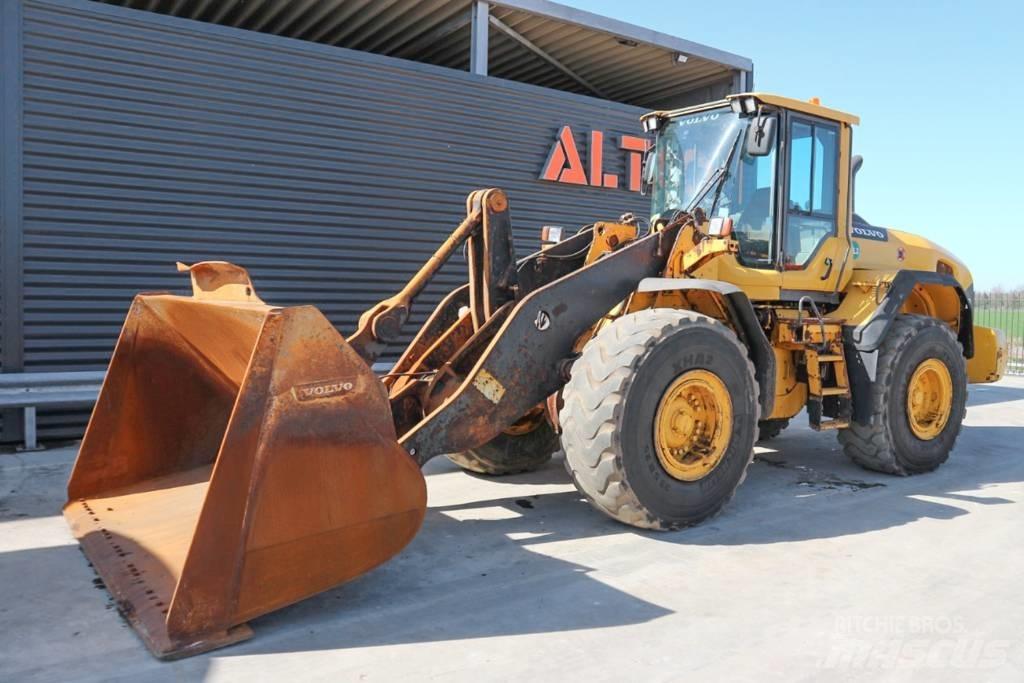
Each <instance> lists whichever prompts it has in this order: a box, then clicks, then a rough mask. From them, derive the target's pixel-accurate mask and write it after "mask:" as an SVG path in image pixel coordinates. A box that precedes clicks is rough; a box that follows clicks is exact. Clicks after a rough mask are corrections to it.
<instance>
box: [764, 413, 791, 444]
mask: <svg viewBox="0 0 1024 683" xmlns="http://www.w3.org/2000/svg"><path fill="white" fill-rule="evenodd" d="M788 426H789V418H788V417H783V418H777V419H774V420H761V421H760V422H758V423H757V440H758V441H769V440H771V439H774V438H775V437H777V436H778V435H779V434H781V433H782V430H783V429H785V428H786V427H788Z"/></svg>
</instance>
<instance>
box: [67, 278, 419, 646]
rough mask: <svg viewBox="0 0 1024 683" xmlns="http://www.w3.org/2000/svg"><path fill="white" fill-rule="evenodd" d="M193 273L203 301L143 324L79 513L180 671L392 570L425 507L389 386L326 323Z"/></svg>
mask: <svg viewBox="0 0 1024 683" xmlns="http://www.w3.org/2000/svg"><path fill="white" fill-rule="evenodd" d="M179 267H180V268H182V269H184V270H191V275H192V279H193V292H194V294H193V296H192V297H181V296H172V295H168V294H143V295H139V296H138V297H137V298H136V299H135V302H134V303H133V305H132V307H131V310H130V311H129V313H128V318H127V321H126V322H125V325H124V328H123V330H122V331H121V336H120V339H119V340H118V343H117V347H116V349H115V351H114V355H113V358H112V360H111V363H110V369H109V371H108V373H107V377H106V381H105V383H104V385H103V390H102V392H101V393H100V397H99V400H98V402H97V404H96V407H95V410H94V412H93V416H92V420H91V421H90V423H89V427H88V429H87V431H86V434H85V438H84V440H83V442H82V446H81V450H80V452H79V455H78V460H77V462H76V463H75V467H74V471H73V473H72V476H71V480H70V482H69V484H68V503H67V505H66V506H65V508H64V516H65V517H66V518H67V520H68V522H69V524H70V525H71V528H72V530H73V532H74V534H75V536H76V537H77V538H78V539H79V541H80V543H81V546H82V549H83V551H84V552H85V554H86V555H87V556H88V558H89V559H90V560H91V561H92V563H93V565H94V567H95V569H96V571H97V572H98V573H99V574H100V576H101V577H102V579H103V581H104V582H105V583H106V586H107V588H108V590H109V591H110V592H111V594H112V595H113V596H114V597H115V598H116V600H117V601H118V603H119V606H120V608H121V611H122V613H123V614H124V615H125V616H126V617H127V618H128V620H129V621H130V622H131V624H132V625H133V626H134V627H135V629H136V631H138V633H139V635H140V636H141V637H142V639H143V640H144V641H145V642H146V644H147V645H148V646H149V648H150V650H152V652H153V653H154V654H156V655H157V656H159V657H168V658H169V657H180V656H186V655H190V654H195V653H197V652H202V651H204V650H209V649H212V648H215V647H220V646H223V645H226V644H228V643H231V642H235V641H238V640H243V639H245V638H247V637H249V636H250V635H251V631H250V630H249V627H248V626H246V625H245V622H246V621H247V620H249V619H251V618H253V617H256V616H259V615H261V614H265V613H267V612H269V611H271V610H274V609H277V608H279V607H282V606H284V605H287V604H289V603H292V602H295V601H297V600H300V599H302V598H305V597H307V596H310V595H312V594H314V593H317V592H320V591H323V590H325V589H327V588H330V587H332V586H335V585H337V584H339V583H341V582H343V581H346V580H348V579H351V578H353V577H355V576H358V575H359V574H362V573H364V572H366V571H368V570H369V569H371V568H373V567H375V566H376V565H378V564H380V563H382V562H384V561H385V560H387V559H388V558H390V557H391V556H393V555H394V554H395V553H397V552H398V551H399V550H401V548H402V547H404V546H405V545H406V544H407V543H408V542H409V541H410V540H411V539H412V537H413V536H414V535H415V533H416V531H417V530H418V528H419V526H420V523H421V522H422V520H423V515H424V512H425V507H426V487H425V484H424V480H423V476H422V474H421V473H420V470H419V466H418V465H417V463H416V462H414V461H413V460H412V459H411V458H410V457H409V455H408V454H407V453H406V452H405V450H404V449H403V448H402V447H401V446H399V444H398V442H397V438H396V434H395V427H394V424H393V421H392V417H391V410H390V406H389V404H388V397H387V393H386V390H385V388H384V387H383V385H382V384H381V382H380V381H379V380H378V378H377V377H376V376H375V375H374V373H373V371H372V370H371V369H370V367H369V366H368V365H367V363H366V362H365V361H364V360H363V359H362V358H361V357H360V356H359V355H358V354H357V353H356V352H355V351H354V350H353V349H352V348H351V347H350V346H349V345H348V344H347V343H346V342H345V340H344V339H343V338H342V337H341V336H340V335H339V334H338V332H337V331H336V330H335V329H334V327H333V326H332V325H331V324H330V323H329V322H328V321H327V320H326V319H325V318H324V316H323V315H322V314H321V313H320V312H319V311H317V310H316V309H315V308H313V307H310V306H300V307H294V308H279V307H274V306H268V305H266V304H264V303H263V302H262V301H261V300H260V299H258V298H257V297H256V295H255V293H254V292H253V289H252V284H251V282H250V281H249V278H248V274H246V273H245V271H244V270H243V269H241V268H238V267H236V266H231V265H230V264H224V263H203V264H197V265H196V266H193V267H192V268H191V269H189V268H185V267H184V266H180V265H179Z"/></svg>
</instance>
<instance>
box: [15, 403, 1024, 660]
mask: <svg viewBox="0 0 1024 683" xmlns="http://www.w3.org/2000/svg"><path fill="white" fill-rule="evenodd" d="M1018 398H1024V389H1013V388H1008V387H986V388H985V391H972V394H971V405H972V406H977V405H987V404H990V403H995V402H1004V401H1011V400H1017V399H1018ZM1022 437H1024V427H1016V426H1013V427H1011V426H1000V427H981V426H970V425H968V426H965V427H964V429H963V433H962V434H961V437H960V440H959V442H958V445H957V448H956V450H955V451H954V453H953V455H952V457H951V459H950V461H949V462H948V463H947V464H946V465H944V466H943V467H942V468H940V469H939V470H938V471H936V472H933V473H930V474H926V475H919V476H915V477H907V478H899V477H890V476H886V475H881V474H877V473H872V472H866V471H863V470H860V469H859V468H857V467H856V466H855V465H853V464H852V463H850V462H849V461H847V460H846V458H845V457H844V456H843V455H842V453H841V451H840V450H839V448H838V444H837V443H836V440H835V436H834V435H833V434H818V433H814V432H811V431H809V430H808V429H807V428H806V427H802V426H800V425H799V424H796V423H795V424H794V426H793V427H791V428H790V429H789V430H787V431H786V432H784V433H783V435H782V436H781V437H779V438H778V439H776V440H774V441H772V442H770V443H769V444H767V445H768V446H770V448H759V449H758V450H759V455H758V460H757V461H755V462H754V464H753V465H752V466H751V470H750V473H749V476H748V478H747V481H746V483H745V484H744V485H743V486H742V487H741V488H740V489H739V492H738V494H737V496H736V498H735V499H734V501H733V502H732V504H730V506H729V507H727V508H726V510H725V511H724V512H723V513H722V514H721V515H720V516H719V517H717V518H715V519H713V520H711V521H710V522H707V523H705V524H703V525H701V526H698V527H695V528H692V529H687V530H683V531H679V532H673V533H656V532H644V531H640V530H636V529H632V528H630V527H626V526H623V525H621V524H619V523H617V522H614V521H613V520H610V519H608V518H606V517H604V516H602V515H601V514H599V513H598V512H596V511H595V510H593V509H592V508H590V506H589V505H588V504H587V503H586V502H585V501H583V500H582V499H581V498H580V496H579V495H578V494H577V493H576V491H575V490H569V489H568V487H569V486H570V484H569V479H568V475H567V474H566V473H565V471H564V469H563V467H562V463H561V462H560V461H558V460H555V461H553V462H552V463H550V464H549V465H548V466H546V467H545V468H543V469H541V470H540V471H537V472H533V473H529V474H524V475H517V476H512V477H507V478H502V479H499V480H488V485H489V487H491V489H492V490H493V491H494V492H497V493H499V494H502V495H491V496H490V497H487V495H485V496H484V497H483V498H484V499H474V500H470V501H467V502H462V503H458V504H451V505H441V506H432V507H431V508H430V509H429V510H428V513H427V518H426V521H425V523H424V526H423V528H422V530H421V531H420V533H419V535H418V536H417V538H416V539H415V540H414V541H413V543H412V544H411V545H410V546H409V547H408V548H407V549H406V550H405V551H404V552H402V553H401V554H400V555H399V556H398V557H397V558H395V559H393V560H392V561H390V562H388V563H386V564H385V565H383V566H382V567H380V568H378V569H376V570H374V571H373V572H371V573H370V574H368V575H366V576H364V577H361V578H360V579H357V580H355V581H353V582H351V583H348V584H346V585H343V586H341V587H338V588H336V589H334V590H331V591H327V592H325V593H322V594H320V595H318V596H315V597H313V598H311V599H308V600H305V601H303V602H300V603H298V604H296V605H293V606H291V607H289V608H285V609H283V610H280V611H278V612H275V613H273V614H270V615H267V616H264V617H261V618H259V619H256V620H254V621H252V622H250V623H251V625H252V627H253V629H254V631H255V632H256V636H255V638H254V639H252V640H250V641H247V642H245V643H241V644H239V645H237V646H234V647H231V648H228V649H225V650H218V651H216V652H214V653H211V654H208V655H203V656H200V657H195V658H192V659H188V660H183V661H180V662H174V663H171V664H158V663H156V662H155V661H154V660H152V659H150V657H149V655H148V653H146V652H145V650H144V649H143V646H142V644H141V642H138V641H137V640H136V639H135V637H134V635H133V634H132V633H131V632H130V631H129V630H128V629H127V627H125V626H124V625H123V624H122V623H120V622H119V623H118V624H117V627H118V628H115V627H114V626H113V625H112V624H110V623H103V624H102V625H99V622H101V621H103V622H109V621H110V620H111V619H112V618H113V617H112V615H111V616H110V617H109V618H107V619H103V618H102V615H101V614H99V613H98V610H100V609H101V605H102V604H103V603H102V602H101V599H100V596H102V598H104V599H107V603H106V607H107V609H108V610H110V609H112V605H111V603H110V601H109V598H107V596H106V594H105V593H100V594H99V596H97V597H95V598H93V599H91V600H85V601H83V600H82V599H81V598H82V593H83V591H89V592H92V591H91V589H90V588H89V583H88V579H87V578H83V574H85V573H87V572H88V570H87V569H86V567H85V560H84V559H83V558H81V556H80V555H79V554H78V553H77V552H76V551H73V547H69V546H63V547H57V548H34V549H31V550H22V551H14V552H8V553H0V568H2V569H0V582H3V583H6V584H7V585H8V589H7V590H8V591H9V590H10V589H9V586H10V585H11V584H10V583H9V582H10V581H11V577H13V576H19V575H33V577H34V584H35V586H34V588H33V592H34V593H38V594H39V595H44V596H46V600H47V601H49V602H52V604H56V605H65V606H67V607H66V610H67V613H66V614H65V615H64V620H63V622H62V627H63V625H67V628H68V629H72V628H74V629H76V630H78V631H79V633H76V634H74V635H72V634H70V633H69V634H63V635H61V634H56V635H54V636H52V637H51V641H52V640H56V641H57V643H58V644H59V647H58V650H59V652H58V653H55V661H56V662H59V661H61V660H63V661H64V662H75V663H76V664H75V665H76V666H78V667H81V671H82V672H83V675H86V676H88V675H89V674H88V671H89V668H90V667H101V666H102V662H101V661H100V660H99V659H97V658H100V657H102V656H103V654H102V653H97V652H95V649H94V648H93V647H92V646H91V645H90V643H89V639H88V638H87V637H83V631H84V632H86V633H87V632H88V629H89V628H92V626H89V625H90V624H92V625H94V626H95V627H96V628H103V629H106V631H107V632H108V635H109V632H112V633H113V636H112V637H114V638H115V639H116V643H117V648H118V649H119V650H120V651H119V652H118V658H119V660H121V659H123V660H124V661H125V662H128V663H129V665H128V666H126V668H125V669H124V670H125V671H130V670H132V669H131V664H130V663H134V665H136V666H137V668H136V669H134V670H135V671H136V672H137V671H139V670H147V671H148V672H150V673H152V674H159V676H160V677H163V676H165V675H166V676H167V677H169V678H171V677H175V678H176V677H182V676H188V677H192V676H199V675H202V674H203V673H204V672H206V671H207V668H208V667H209V666H210V663H211V662H212V661H213V658H218V657H221V658H222V657H232V656H248V655H258V654H269V653H285V652H302V651H309V650H345V649H350V648H361V647H371V646H378V645H390V644H401V643H417V642H431V641H440V640H462V639H477V638H487V637H491V636H503V635H516V634H535V633H557V632H560V631H570V630H576V629H592V628H602V627H612V626H622V625H630V624H639V623H644V622H648V621H651V620H654V619H657V618H659V617H662V616H665V615H668V614H670V613H671V611H670V610H668V609H666V608H665V607H662V606H659V605H658V604H655V603H653V602H650V601H647V600H644V599H640V598H638V597H636V596H634V595H631V594H630V593H628V592H625V591H622V590H619V589H618V588H616V587H614V586H612V585H609V583H607V582H606V581H604V580H599V579H597V578H595V577H594V576H592V573H593V572H594V568H593V567H590V566H587V565H586V564H584V563H582V562H578V561H577V562H571V561H567V560H565V559H561V558H559V557H554V556H552V555H553V554H559V553H562V552H564V549H565V548H567V547H568V548H571V547H572V545H571V543H572V542H573V541H576V540H579V539H585V538H595V537H605V541H604V543H606V544H607V545H605V546H604V547H603V548H602V549H601V553H600V557H601V558H602V561H601V564H602V566H607V565H608V564H610V563H611V564H613V560H612V559H609V558H614V554H615V552H616V550H615V547H616V545H621V546H622V547H623V548H627V551H628V549H630V548H635V547H636V541H637V537H640V538H642V539H648V540H649V541H650V542H654V543H659V544H662V543H663V544H668V545H669V546H678V547H680V548H681V549H692V548H693V547H696V546H736V545H759V544H773V543H780V542H793V541H803V540H808V539H821V538H837V537H842V536H847V535H851V534H860V533H865V532H869V531H875V530H880V529H885V528H889V527H893V526H898V525H904V524H908V523H910V522H913V521H915V520H920V519H940V520H942V519H952V518H956V517H959V516H962V515H968V514H971V512H970V508H971V507H972V506H976V505H1005V504H1011V501H1009V500H1007V499H1005V498H1001V497H999V496H998V495H986V494H985V489H986V488H987V487H989V486H992V485H996V484H1000V483H1004V482H1020V481H1024V450H1022V449H1021V447H1020V444H1021V442H1022ZM69 466H70V463H67V464H64V465H63V466H58V465H48V466H47V467H58V469H56V470H52V471H51V470H47V471H46V472H45V473H43V474H35V475H30V476H38V477H41V479H39V480H38V482H37V483H38V486H37V485H36V484H33V483H32V482H31V480H30V481H29V482H28V484H25V482H24V481H22V483H21V484H20V485H22V486H25V487H27V489H28V490H29V491H30V492H31V496H30V498H31V500H29V499H25V500H26V501H28V504H27V507H26V510H27V512H26V514H28V515H42V514H44V512H43V511H44V510H45V514H47V515H53V514H58V511H59V508H60V505H61V504H62V502H63V501H62V493H63V481H62V482H61V485H60V486H56V485H55V484H54V482H53V481H44V480H46V479H47V478H52V477H54V476H61V477H65V478H66V475H67V472H68V469H69ZM60 467H63V469H60ZM445 467H446V468H447V472H443V473H444V474H445V476H448V473H449V472H450V470H451V466H447V465H446V466H445ZM430 478H431V477H428V481H429V480H430ZM8 479H10V477H8ZM523 484H533V485H555V486H557V487H559V488H560V490H558V491H556V492H550V493H539V494H536V493H534V494H530V493H528V492H526V491H523V490H522V488H521V485H523ZM5 485H6V486H10V482H9V481H8V480H5ZM517 488H518V489H520V490H519V491H517ZM8 490H13V491H15V492H16V493H17V487H14V488H9V489H5V491H4V493H7V491H8ZM506 491H507V494H508V495H504V493H505V492H506ZM527 491H529V489H528V490H527ZM9 495H12V494H9ZM26 495H27V494H26ZM7 500H8V501H10V500H11V499H10V498H8V499H7ZM14 500H15V502H17V503H18V506H19V507H20V505H21V504H22V502H24V501H23V500H21V499H14ZM8 504H9V503H8ZM0 514H8V513H7V512H6V511H5V510H3V509H0ZM17 514H18V513H17V512H15V515H14V517H10V516H9V517H7V519H16V518H17ZM558 544H561V545H558ZM591 548H593V546H591ZM552 549H553V550H552ZM584 555H585V554H584ZM684 555H685V557H684ZM574 557H576V556H575V555H574ZM668 557H669V558H671V557H672V553H671V552H670V553H669V554H668ZM690 561H693V557H692V553H690V554H686V553H684V552H683V551H682V550H681V551H680V553H679V562H680V564H679V571H680V572H681V573H682V572H685V571H686V565H685V562H690ZM701 561H705V560H701ZM40 568H46V569H45V570H41V569H40ZM88 573H91V572H88ZM96 593H98V591H97V592H96ZM24 603H25V601H24V600H22V599H21V596H18V597H14V596H11V595H8V596H6V597H4V599H3V600H2V601H0V607H2V608H3V612H0V625H3V624H6V627H5V628H4V629H3V630H5V631H6V630H7V629H8V628H16V626H15V625H16V624H18V623H19V622H23V621H25V620H31V618H32V615H33V614H34V609H35V607H34V606H33V605H30V604H24ZM37 621H38V618H37ZM80 624H81V625H82V626H81V627H78V625H80ZM47 627H48V628H49V626H47ZM31 633H32V631H31V629H30V630H29V631H28V632H27V635H26V637H29V636H31ZM40 633H42V630H41V627H40ZM12 647H14V645H13V644H12V643H11V642H10V641H9V642H8V644H7V645H6V646H4V648H5V649H7V648H12ZM0 659H7V660H8V665H12V664H13V665H15V666H17V665H18V664H22V665H25V666H27V664H26V663H24V662H21V658H20V656H19V655H18V654H17V652H12V653H9V654H8V655H0ZM46 664H47V663H46V662H43V663H36V664H35V665H34V666H36V667H45V666H46ZM50 666H59V664H58V663H50ZM3 668H4V667H2V666H0V670H2V669H3ZM51 670H52V669H51ZM100 670H101V669H99V668H97V671H100ZM20 671H21V672H22V673H26V672H27V673H31V671H28V670H26V669H24V668H22V669H20ZM42 672H43V669H38V670H37V673H40V674H41V673H42Z"/></svg>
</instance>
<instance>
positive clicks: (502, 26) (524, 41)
mask: <svg viewBox="0 0 1024 683" xmlns="http://www.w3.org/2000/svg"><path fill="white" fill-rule="evenodd" d="M491 25H492V26H494V28H496V29H498V30H499V31H501V32H502V33H504V34H505V35H507V36H508V37H509V38H511V39H512V40H514V41H516V42H517V43H519V44H520V45H522V46H523V47H525V48H526V49H527V50H529V51H530V52H532V53H533V54H535V55H537V56H538V57H540V58H541V59H543V60H544V61H546V62H547V63H549V64H551V65H552V66H554V67H555V68H556V69H558V70H559V71H561V72H562V73H564V74H565V75H566V76H568V77H569V78H571V79H572V80H574V81H576V82H577V83H579V84H580V85H582V86H583V87H584V88H586V89H587V90H589V91H590V92H592V93H593V94H594V95H597V96H598V97H600V98H602V99H606V100H609V99H612V98H610V97H607V96H606V95H605V94H604V93H602V92H601V90H600V89H599V88H598V87H597V86H595V85H594V84H593V83H591V82H590V81H588V80H587V79H585V78H583V76H580V75H579V74H578V73H576V72H575V71H573V70H572V69H570V68H569V67H568V66H566V65H565V64H563V63H562V62H561V61H559V60H558V59H556V58H555V57H553V56H552V55H551V54H549V53H548V52H545V51H544V50H542V49H541V48H540V47H538V46H537V45H536V44H535V43H534V42H533V41H531V40H530V39H528V38H527V37H526V36H524V35H523V34H521V33H519V32H518V31H516V30H515V29H514V28H512V27H511V26H509V25H508V24H506V23H505V22H503V21H502V20H501V19H499V18H498V17H496V16H494V15H493V14H492V15H491Z"/></svg>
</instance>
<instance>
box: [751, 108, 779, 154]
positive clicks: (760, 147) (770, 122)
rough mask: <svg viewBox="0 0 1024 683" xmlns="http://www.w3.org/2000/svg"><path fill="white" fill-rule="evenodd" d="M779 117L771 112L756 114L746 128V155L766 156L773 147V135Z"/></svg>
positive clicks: (776, 130)
mask: <svg viewBox="0 0 1024 683" xmlns="http://www.w3.org/2000/svg"><path fill="white" fill-rule="evenodd" d="M778 124H779V118H778V117H777V116H774V115H772V114H758V115H757V116H755V117H754V118H752V119H751V120H750V125H749V127H748V128H747V156H752V157H766V156H768V155H769V154H771V153H772V150H773V149H775V135H776V133H777V132H778Z"/></svg>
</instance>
